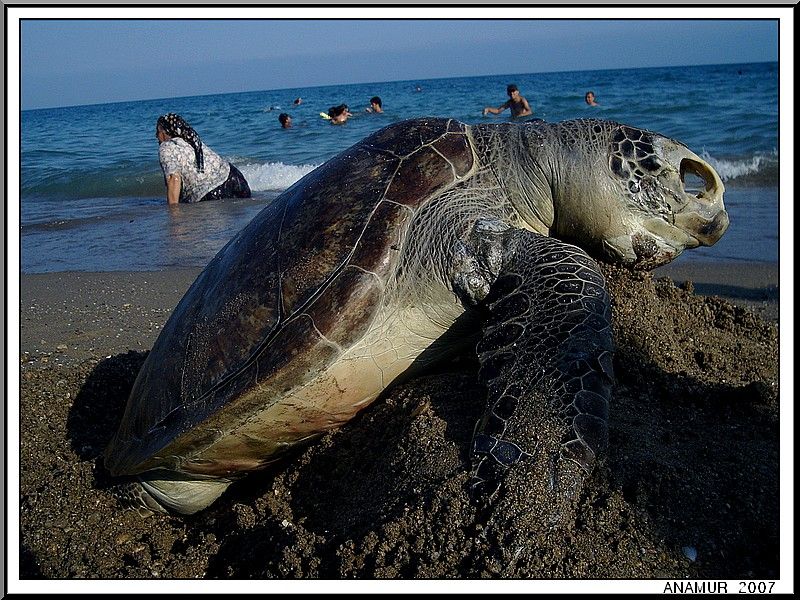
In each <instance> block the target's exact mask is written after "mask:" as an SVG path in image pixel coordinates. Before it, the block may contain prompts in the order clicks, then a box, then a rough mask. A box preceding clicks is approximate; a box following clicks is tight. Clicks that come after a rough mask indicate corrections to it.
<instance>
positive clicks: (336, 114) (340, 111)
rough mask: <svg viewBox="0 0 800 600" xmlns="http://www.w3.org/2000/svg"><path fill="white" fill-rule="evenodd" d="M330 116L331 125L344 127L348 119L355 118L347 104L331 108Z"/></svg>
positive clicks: (329, 110)
mask: <svg viewBox="0 0 800 600" xmlns="http://www.w3.org/2000/svg"><path fill="white" fill-rule="evenodd" d="M328 116H329V117H330V120H331V125H342V124H344V123H346V122H347V119H349V118H350V117H352V116H353V113H351V112H350V108H349V107H348V106H347V104H340V105H339V106H331V107H330V108H329V109H328Z"/></svg>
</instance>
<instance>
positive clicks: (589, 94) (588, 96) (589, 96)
mask: <svg viewBox="0 0 800 600" xmlns="http://www.w3.org/2000/svg"><path fill="white" fill-rule="evenodd" d="M583 99H584V100H585V101H586V104H588V105H589V106H600V105H599V104H598V103H597V101H596V100H595V99H594V92H591V91H589V92H586V96H584V98H583Z"/></svg>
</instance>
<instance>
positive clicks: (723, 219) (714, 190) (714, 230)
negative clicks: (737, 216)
mask: <svg viewBox="0 0 800 600" xmlns="http://www.w3.org/2000/svg"><path fill="white" fill-rule="evenodd" d="M680 179H681V185H682V187H683V193H684V198H685V199H686V200H687V204H686V206H685V207H684V208H683V209H681V210H680V211H678V212H676V213H675V215H674V219H675V221H674V224H675V226H676V227H679V228H680V229H682V230H683V231H684V232H685V233H686V234H687V235H688V236H690V237H692V238H694V240H696V242H697V244H696V245H699V246H711V245H713V244H714V243H716V242H717V240H719V238H721V237H722V234H723V233H725V230H727V229H728V224H729V223H730V219H729V218H728V213H727V212H726V211H725V207H724V205H723V203H722V196H723V194H724V192H725V186H724V185H723V183H722V180H721V179H720V178H719V175H717V172H716V171H715V170H714V169H713V168H712V167H711V165H709V164H708V163H707V162H705V161H704V160H702V159H701V158H699V157H697V156H690V157H684V158H683V159H682V160H681V162H680Z"/></svg>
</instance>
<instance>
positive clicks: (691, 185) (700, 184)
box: [680, 158, 714, 198]
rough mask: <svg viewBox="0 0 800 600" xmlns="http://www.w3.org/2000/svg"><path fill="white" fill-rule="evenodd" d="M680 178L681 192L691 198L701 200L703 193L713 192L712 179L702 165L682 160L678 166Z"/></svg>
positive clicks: (686, 159)
mask: <svg viewBox="0 0 800 600" xmlns="http://www.w3.org/2000/svg"><path fill="white" fill-rule="evenodd" d="M680 176H681V184H683V191H684V192H686V193H687V194H689V195H691V196H694V197H696V198H701V197H703V195H704V193H705V192H710V191H713V190H712V188H713V182H714V178H713V177H711V176H710V175H709V173H708V172H707V168H706V166H705V165H703V164H702V163H699V162H697V161H695V160H692V159H691V158H684V159H683V160H682V161H681V165H680Z"/></svg>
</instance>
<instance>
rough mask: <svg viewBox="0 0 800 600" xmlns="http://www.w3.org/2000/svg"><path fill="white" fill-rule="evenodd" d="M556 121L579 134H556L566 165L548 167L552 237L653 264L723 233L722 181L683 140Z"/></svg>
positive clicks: (603, 124) (617, 258) (641, 265)
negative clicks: (551, 169) (550, 180)
mask: <svg viewBox="0 0 800 600" xmlns="http://www.w3.org/2000/svg"><path fill="white" fill-rule="evenodd" d="M561 125H563V126H566V127H568V128H571V129H575V128H579V129H583V131H570V135H567V136H565V135H563V134H561V135H559V141H560V144H559V146H560V148H561V153H560V156H559V160H561V161H564V162H566V163H568V168H566V169H563V170H561V169H554V170H553V174H552V180H553V184H552V186H551V188H552V193H553V215H554V219H553V224H552V225H551V235H554V236H555V237H559V238H562V239H564V240H566V241H571V242H573V243H576V244H577V245H579V246H581V247H583V248H585V249H586V250H588V251H589V252H590V253H593V254H595V255H596V256H598V257H600V258H603V259H605V260H609V261H612V262H620V263H623V264H626V265H628V266H631V267H633V268H636V269H651V268H654V267H657V266H659V265H663V264H666V263H668V262H669V261H671V260H672V259H673V258H675V257H676V256H678V255H679V254H680V253H681V252H682V251H683V250H684V249H685V248H695V247H697V246H710V245H712V244H714V243H715V242H716V241H717V240H719V238H720V237H722V234H723V233H725V230H726V229H727V228H728V222H729V221H728V213H727V212H725V207H724V205H723V202H722V196H723V193H724V191H725V186H724V185H723V183H722V181H721V180H720V178H719V175H718V174H717V173H716V171H715V170H714V169H713V168H712V167H711V165H709V164H708V163H707V162H706V161H704V160H703V159H702V158H700V157H699V156H697V155H696V154H695V153H694V152H692V151H691V150H689V149H688V148H687V147H686V146H684V145H683V144H681V143H680V142H677V141H675V140H672V139H670V138H667V137H664V136H662V135H659V134H656V133H653V132H650V131H645V130H642V129H637V128H635V127H629V126H626V125H621V124H619V123H612V122H608V121H591V120H585V121H573V122H567V123H563V124H561Z"/></svg>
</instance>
